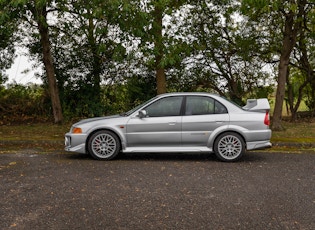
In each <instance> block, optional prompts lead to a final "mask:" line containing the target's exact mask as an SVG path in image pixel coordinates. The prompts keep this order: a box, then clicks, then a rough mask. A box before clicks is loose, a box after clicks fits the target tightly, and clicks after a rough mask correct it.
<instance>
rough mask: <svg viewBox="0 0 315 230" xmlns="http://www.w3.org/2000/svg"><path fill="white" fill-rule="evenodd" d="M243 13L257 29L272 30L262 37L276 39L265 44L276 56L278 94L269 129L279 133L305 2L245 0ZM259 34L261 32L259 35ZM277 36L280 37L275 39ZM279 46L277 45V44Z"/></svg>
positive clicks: (301, 0) (299, 0) (297, 0)
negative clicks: (277, 59)
mask: <svg viewBox="0 0 315 230" xmlns="http://www.w3.org/2000/svg"><path fill="white" fill-rule="evenodd" d="M242 4H243V6H242V7H243V12H244V13H245V14H246V15H248V16H249V17H250V18H251V20H253V21H254V22H256V23H257V22H258V23H257V24H256V26H257V27H256V28H257V30H261V28H263V29H265V28H268V27H269V28H273V29H274V30H273V31H270V30H269V31H268V29H267V30H266V31H268V32H267V33H266V34H265V36H269V37H270V38H276V39H274V40H272V41H270V43H269V44H268V46H269V48H270V49H269V51H270V52H273V53H274V55H275V56H279V62H278V63H279V64H278V76H277V91H276V102H275V109H274V113H273V119H272V128H273V129H274V130H282V129H283V127H282V123H281V118H282V107H283V101H284V97H285V85H286V82H287V78H288V77H289V69H288V66H289V63H290V58H291V54H292V51H293V49H294V47H295V46H296V42H297V38H298V35H299V33H300V32H301V28H302V22H303V15H305V6H306V5H307V1H306V0H285V1H282V0H277V1H271V0H263V1H261V0H246V1H242ZM260 34H261V32H260ZM277 34H280V35H281V36H277ZM277 43H278V44H281V46H277V45H276V44H277Z"/></svg>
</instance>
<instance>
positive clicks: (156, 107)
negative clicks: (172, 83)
mask: <svg viewBox="0 0 315 230" xmlns="http://www.w3.org/2000/svg"><path fill="white" fill-rule="evenodd" d="M182 101H183V97H166V98H162V99H160V100H158V101H156V102H154V103H153V104H151V105H149V106H148V107H146V108H145V110H146V112H147V116H148V117H166V116H179V115H180V110H181V107H182Z"/></svg>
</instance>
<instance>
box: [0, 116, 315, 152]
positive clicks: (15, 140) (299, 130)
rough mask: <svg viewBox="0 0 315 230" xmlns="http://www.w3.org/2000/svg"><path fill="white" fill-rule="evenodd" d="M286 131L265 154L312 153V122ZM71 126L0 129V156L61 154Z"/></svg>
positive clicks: (314, 135)
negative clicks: (282, 152) (21, 153)
mask: <svg viewBox="0 0 315 230" xmlns="http://www.w3.org/2000/svg"><path fill="white" fill-rule="evenodd" d="M283 125H284V127H285V129H286V130H285V131H277V132H275V131H274V132H273V133H272V139H271V142H272V143H273V147H272V148H271V149H269V150H267V151H270V152H274V151H285V152H295V153H297V152H301V151H312V152H315V122H295V123H291V122H285V121H284V122H283ZM70 126H71V124H65V125H53V124H49V123H42V124H25V125H3V126H0V153H6V152H11V151H16V150H25V151H27V150H31V149H37V150H39V151H42V152H51V151H63V148H64V135H65V133H66V132H68V131H69V129H70Z"/></svg>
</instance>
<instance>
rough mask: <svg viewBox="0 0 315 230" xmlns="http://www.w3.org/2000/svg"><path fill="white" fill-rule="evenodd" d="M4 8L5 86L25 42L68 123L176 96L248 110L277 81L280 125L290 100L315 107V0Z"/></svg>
mask: <svg viewBox="0 0 315 230" xmlns="http://www.w3.org/2000/svg"><path fill="white" fill-rule="evenodd" d="M0 6H1V7H2V9H4V10H1V11H0V28H1V30H0V35H1V38H3V39H2V40H1V41H0V57H1V59H0V83H2V82H4V80H5V79H6V78H5V75H4V70H5V69H7V68H9V67H10V65H11V64H12V60H13V58H14V55H15V47H16V44H17V42H18V44H20V45H21V46H23V47H26V48H27V49H29V51H30V54H31V57H30V58H32V59H33V60H37V63H43V65H41V67H42V68H44V70H45V71H43V74H42V75H41V78H42V79H43V82H44V86H43V88H44V89H46V90H47V92H49V95H50V96H52V95H58V96H59V98H60V104H61V106H62V110H63V115H65V116H66V117H82V116H83V117H86V116H99V115H103V114H109V113H116V112H124V111H126V110H128V109H129V108H130V107H132V106H134V105H136V104H138V103H141V102H142V101H144V100H146V99H148V98H150V97H152V96H154V95H155V94H160V93H164V92H167V91H169V92H171V91H208V92H216V93H219V94H221V95H224V96H227V97H229V98H231V99H232V100H234V101H235V102H237V103H239V104H242V103H243V101H244V99H246V98H248V97H268V96H269V95H270V94H271V93H272V91H273V87H274V84H275V83H277V87H278V88H277V94H276V105H275V106H276V108H275V114H274V120H273V125H275V127H276V126H278V127H279V126H281V122H280V121H281V112H282V111H281V110H282V103H283V100H284V99H286V101H287V102H288V105H289V108H290V111H291V113H292V114H295V113H296V111H297V110H298V108H299V105H300V103H301V100H306V101H307V104H308V106H309V108H310V109H314V108H315V90H314V89H315V80H314V65H315V63H314V55H313V54H314V51H315V48H314V47H315V42H314V40H315V39H314V34H315V28H314V25H315V19H314V18H315V17H314V15H315V14H314V4H313V3H312V2H311V1H310V0H290V1H289V0H285V1H283V0H276V1H271V0H243V1H234V0H233V1H232V0H220V1H219V0H198V1H192V0H179V1H178V0H143V1H138V0H107V1H101V0H92V1H84V0H78V1H68V0H60V1H54V0H32V1H25V0H19V1H3V0H0ZM45 36H46V37H45ZM43 60H44V61H43ZM54 81H55V82H54ZM48 89H50V90H48ZM52 89H53V91H52ZM46 90H45V92H46ZM51 101H52V105H53V101H54V99H53V98H52V99H51ZM52 107H53V108H56V106H54V105H53V106H52ZM57 110H58V109H57ZM279 114H280V115H279ZM55 121H56V120H55Z"/></svg>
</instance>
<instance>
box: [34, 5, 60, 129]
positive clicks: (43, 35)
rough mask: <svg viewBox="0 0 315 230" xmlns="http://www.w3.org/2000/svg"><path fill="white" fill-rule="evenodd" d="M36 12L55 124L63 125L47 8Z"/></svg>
mask: <svg viewBox="0 0 315 230" xmlns="http://www.w3.org/2000/svg"><path fill="white" fill-rule="evenodd" d="M35 11H36V14H37V15H35V18H36V21H37V25H38V30H39V33H40V43H41V46H42V52H43V62H44V66H45V70H46V75H47V80H48V87H49V93H50V99H51V104H52V109H53V115H54V122H55V123H62V121H63V116H62V109H61V104H60V98H59V92H58V86H57V80H56V77H55V69H54V64H53V58H52V54H51V51H50V42H49V32H48V26H47V18H46V16H47V11H46V6H43V7H42V8H41V9H35Z"/></svg>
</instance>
